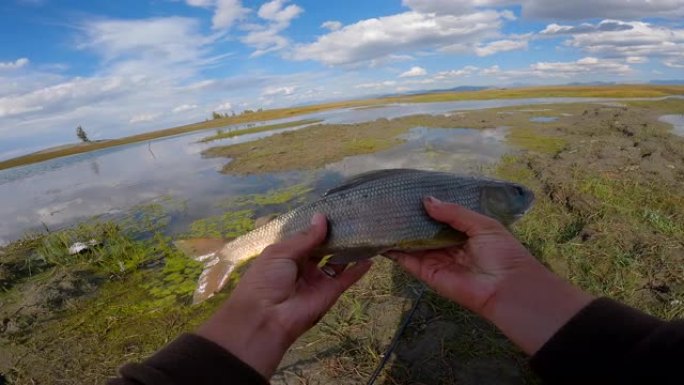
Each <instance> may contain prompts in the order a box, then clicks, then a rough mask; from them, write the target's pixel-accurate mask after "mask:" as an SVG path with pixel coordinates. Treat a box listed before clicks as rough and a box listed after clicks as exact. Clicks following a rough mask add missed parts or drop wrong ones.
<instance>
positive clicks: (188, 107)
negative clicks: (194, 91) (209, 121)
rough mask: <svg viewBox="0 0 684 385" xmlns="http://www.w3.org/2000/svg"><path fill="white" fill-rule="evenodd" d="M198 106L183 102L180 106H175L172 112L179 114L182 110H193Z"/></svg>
mask: <svg viewBox="0 0 684 385" xmlns="http://www.w3.org/2000/svg"><path fill="white" fill-rule="evenodd" d="M196 108H197V104H181V105H180V106H177V107H175V108H174V109H173V110H172V112H173V113H174V114H178V113H180V112H186V111H192V110H194V109H196Z"/></svg>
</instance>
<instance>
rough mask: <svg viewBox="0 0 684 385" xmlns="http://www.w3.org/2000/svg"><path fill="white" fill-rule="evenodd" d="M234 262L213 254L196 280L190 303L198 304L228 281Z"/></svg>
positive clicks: (233, 268)
mask: <svg viewBox="0 0 684 385" xmlns="http://www.w3.org/2000/svg"><path fill="white" fill-rule="evenodd" d="M235 266H236V263H234V262H233V261H230V260H225V259H221V258H219V257H218V255H215V256H214V257H213V258H212V259H211V260H209V261H207V263H206V265H205V267H204V270H203V271H202V274H200V277H199V280H198V282H197V289H196V290H195V293H194V294H193V296H192V303H193V304H198V303H200V302H203V301H205V300H207V299H209V298H211V297H212V296H213V295H214V294H216V293H217V292H218V291H219V290H221V288H223V286H224V285H225V284H226V282H227V281H228V277H230V273H232V272H233V270H235Z"/></svg>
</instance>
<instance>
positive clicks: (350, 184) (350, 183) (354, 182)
mask: <svg viewBox="0 0 684 385" xmlns="http://www.w3.org/2000/svg"><path fill="white" fill-rule="evenodd" d="M415 172H420V171H418V170H412V169H409V168H390V169H385V170H375V171H368V172H364V173H362V174H359V175H356V176H353V177H351V178H349V179H347V180H346V181H344V182H343V183H342V184H341V185H339V186H337V187H334V188H332V189H330V190H328V191H326V192H325V194H323V196H328V195H330V194H334V193H337V192H340V191H344V190H349V189H351V188H354V187H358V186H360V185H362V184H365V183H368V182H372V181H376V180H378V179H382V178H387V177H390V176H393V175H401V174H409V173H415Z"/></svg>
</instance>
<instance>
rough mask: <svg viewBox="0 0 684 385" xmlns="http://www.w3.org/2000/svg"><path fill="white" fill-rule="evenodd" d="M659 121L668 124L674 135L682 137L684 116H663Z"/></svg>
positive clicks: (683, 133)
mask: <svg viewBox="0 0 684 385" xmlns="http://www.w3.org/2000/svg"><path fill="white" fill-rule="evenodd" d="M659 120H660V121H661V122H665V123H670V124H671V125H672V132H674V133H675V135H679V136H684V115H663V116H661V117H660V119H659Z"/></svg>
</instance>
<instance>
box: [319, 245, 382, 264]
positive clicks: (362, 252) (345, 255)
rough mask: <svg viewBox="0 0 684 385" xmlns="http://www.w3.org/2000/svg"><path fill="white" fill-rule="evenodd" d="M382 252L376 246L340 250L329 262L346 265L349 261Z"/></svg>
mask: <svg viewBox="0 0 684 385" xmlns="http://www.w3.org/2000/svg"><path fill="white" fill-rule="evenodd" d="M378 254H380V250H378V249H375V248H358V249H350V250H345V251H338V252H336V253H334V254H333V255H332V257H330V259H328V262H327V263H329V264H332V265H345V264H347V263H352V262H358V261H361V260H364V259H368V258H372V257H374V256H376V255H378Z"/></svg>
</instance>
